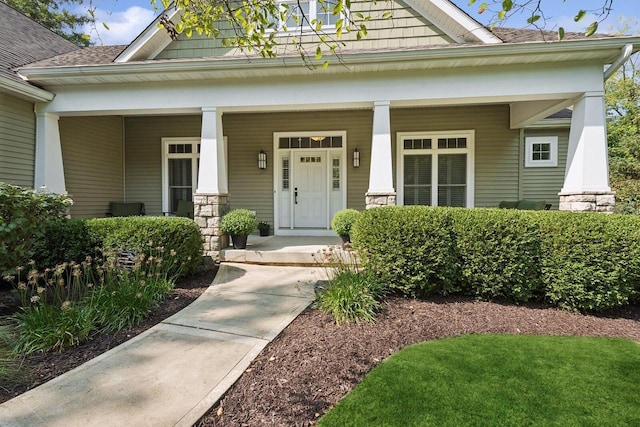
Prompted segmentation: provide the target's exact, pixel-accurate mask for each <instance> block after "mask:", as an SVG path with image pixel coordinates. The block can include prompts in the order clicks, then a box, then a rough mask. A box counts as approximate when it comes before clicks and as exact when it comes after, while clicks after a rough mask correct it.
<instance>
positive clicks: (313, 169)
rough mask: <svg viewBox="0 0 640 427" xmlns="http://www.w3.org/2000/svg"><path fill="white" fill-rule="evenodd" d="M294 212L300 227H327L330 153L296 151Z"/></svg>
mask: <svg viewBox="0 0 640 427" xmlns="http://www.w3.org/2000/svg"><path fill="white" fill-rule="evenodd" d="M293 159H294V168H293V170H294V177H293V183H292V184H293V191H294V193H293V198H294V200H293V210H294V212H293V214H294V224H295V227H296V228H300V227H302V228H326V227H327V206H328V203H327V153H326V152H324V151H309V150H304V151H294V152H293Z"/></svg>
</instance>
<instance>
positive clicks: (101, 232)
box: [87, 216, 203, 275]
mask: <svg viewBox="0 0 640 427" xmlns="http://www.w3.org/2000/svg"><path fill="white" fill-rule="evenodd" d="M87 227H88V230H89V235H90V239H91V240H92V241H94V242H96V243H97V245H98V246H99V247H100V248H101V249H102V251H103V253H113V252H114V251H122V250H134V251H139V250H144V249H145V248H148V247H150V246H151V247H153V248H159V247H161V248H164V251H165V253H167V254H170V253H171V251H175V254H176V255H175V257H176V258H175V261H176V263H177V265H178V266H182V269H181V271H180V273H181V275H188V274H192V273H195V272H196V271H198V269H199V268H200V267H201V265H202V250H203V244H202V236H201V234H200V228H199V227H198V225H197V224H196V223H195V222H194V221H193V220H192V219H189V218H176V217H153V216H148V217H117V218H116V217H114V218H99V219H91V220H88V221H87Z"/></svg>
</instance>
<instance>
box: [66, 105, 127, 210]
mask: <svg viewBox="0 0 640 427" xmlns="http://www.w3.org/2000/svg"><path fill="white" fill-rule="evenodd" d="M59 126H60V140H61V145H62V161H63V164H64V175H65V185H66V187H67V192H68V193H69V195H70V196H71V198H72V199H73V200H74V204H73V206H72V207H71V215H72V216H73V217H78V218H95V217H103V216H105V213H106V212H107V210H108V207H109V202H111V201H122V200H123V199H124V172H123V157H122V156H123V152H122V118H121V117H118V116H111V117H61V118H60V121H59Z"/></svg>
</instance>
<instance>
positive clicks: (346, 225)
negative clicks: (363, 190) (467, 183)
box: [331, 209, 360, 236]
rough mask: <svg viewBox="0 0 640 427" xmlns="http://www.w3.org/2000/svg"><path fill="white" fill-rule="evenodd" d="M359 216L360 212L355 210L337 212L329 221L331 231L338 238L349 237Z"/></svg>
mask: <svg viewBox="0 0 640 427" xmlns="http://www.w3.org/2000/svg"><path fill="white" fill-rule="evenodd" d="M359 216H360V212H358V211H357V210H355V209H343V210H341V211H338V212H336V214H335V215H334V216H333V218H332V219H331V229H332V230H333V231H334V232H335V233H336V234H337V235H338V236H349V234H350V233H351V227H352V226H353V223H354V222H356V220H357V219H358V217H359Z"/></svg>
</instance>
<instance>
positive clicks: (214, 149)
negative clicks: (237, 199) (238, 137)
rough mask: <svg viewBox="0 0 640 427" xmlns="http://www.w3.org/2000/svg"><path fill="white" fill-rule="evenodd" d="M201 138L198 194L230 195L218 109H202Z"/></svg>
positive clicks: (220, 115) (220, 113) (220, 117)
mask: <svg viewBox="0 0 640 427" xmlns="http://www.w3.org/2000/svg"><path fill="white" fill-rule="evenodd" d="M200 138H201V141H200V171H199V172H198V189H197V190H196V193H203V194H228V193H229V189H228V184H227V182H228V180H227V163H226V160H225V157H226V153H225V152H224V137H223V132H222V112H221V111H218V109H216V108H203V109H202V133H201V135H200Z"/></svg>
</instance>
